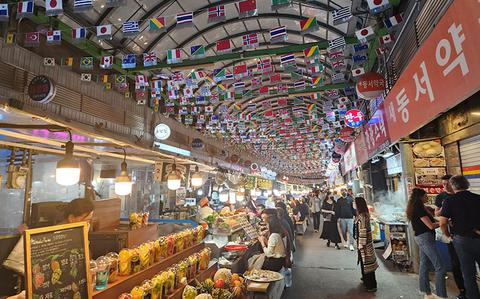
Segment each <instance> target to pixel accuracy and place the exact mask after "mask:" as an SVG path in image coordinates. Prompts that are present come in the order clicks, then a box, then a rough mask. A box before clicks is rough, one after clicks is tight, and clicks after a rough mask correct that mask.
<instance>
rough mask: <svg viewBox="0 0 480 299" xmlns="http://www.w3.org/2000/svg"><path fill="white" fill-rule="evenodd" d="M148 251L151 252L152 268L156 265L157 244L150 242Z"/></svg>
mask: <svg viewBox="0 0 480 299" xmlns="http://www.w3.org/2000/svg"><path fill="white" fill-rule="evenodd" d="M147 244H148V249H149V250H150V256H149V257H150V260H149V264H150V266H151V265H153V264H154V263H155V253H156V251H155V243H154V242H148V243H147Z"/></svg>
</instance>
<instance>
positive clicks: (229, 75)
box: [222, 73, 235, 82]
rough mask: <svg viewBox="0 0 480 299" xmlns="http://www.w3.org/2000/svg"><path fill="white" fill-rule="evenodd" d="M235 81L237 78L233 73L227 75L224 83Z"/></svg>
mask: <svg viewBox="0 0 480 299" xmlns="http://www.w3.org/2000/svg"><path fill="white" fill-rule="evenodd" d="M234 79H235V76H233V74H232V73H225V78H224V79H223V80H222V81H226V82H228V81H233V80H234Z"/></svg>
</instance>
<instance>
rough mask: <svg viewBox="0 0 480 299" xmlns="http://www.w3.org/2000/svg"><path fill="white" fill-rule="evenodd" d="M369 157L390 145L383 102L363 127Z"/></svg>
mask: <svg viewBox="0 0 480 299" xmlns="http://www.w3.org/2000/svg"><path fill="white" fill-rule="evenodd" d="M363 134H364V137H365V145H366V146H367V153H368V157H369V158H371V157H373V156H375V155H376V154H378V153H379V152H381V151H382V150H384V149H385V148H386V147H387V146H388V145H390V139H389V136H388V129H387V123H386V120H385V111H384V106H383V103H382V104H380V105H379V106H378V109H377V111H375V113H374V114H373V116H372V118H370V120H369V121H368V123H367V124H366V125H365V127H364V128H363Z"/></svg>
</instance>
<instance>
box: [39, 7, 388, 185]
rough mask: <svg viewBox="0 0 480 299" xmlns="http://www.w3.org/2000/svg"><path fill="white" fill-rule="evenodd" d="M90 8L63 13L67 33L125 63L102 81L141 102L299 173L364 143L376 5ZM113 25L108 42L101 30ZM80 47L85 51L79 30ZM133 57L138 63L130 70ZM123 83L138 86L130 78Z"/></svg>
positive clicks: (317, 170) (320, 169)
mask: <svg viewBox="0 0 480 299" xmlns="http://www.w3.org/2000/svg"><path fill="white" fill-rule="evenodd" d="M368 1H369V2H372V1H370V0H368ZM81 2H85V0H71V1H68V3H67V2H64V4H63V6H64V12H63V15H59V16H58V17H55V18H58V21H60V24H62V25H63V27H62V28H61V30H62V35H65V32H64V31H65V28H85V29H86V31H87V35H86V40H87V41H86V42H88V43H89V44H93V43H94V44H95V46H96V47H98V48H99V49H100V53H101V55H102V57H104V56H106V57H109V56H108V55H112V56H113V57H115V58H114V59H113V60H114V61H115V62H116V63H115V64H114V63H111V65H109V67H102V62H103V61H104V58H101V57H95V59H99V60H100V69H101V70H100V71H99V72H98V73H99V74H100V75H99V76H101V77H102V78H105V74H106V75H107V76H108V77H110V79H108V78H107V79H102V80H101V81H102V82H103V83H108V80H110V81H111V85H112V86H113V88H117V89H118V90H119V91H120V92H123V93H125V94H128V95H132V97H133V98H134V99H135V100H136V101H137V102H138V103H139V104H140V105H150V106H151V107H152V108H153V109H155V110H156V111H158V112H159V113H165V114H168V115H170V116H171V117H173V118H176V119H177V120H178V121H180V122H182V123H184V124H185V125H187V126H191V127H192V128H195V129H197V130H199V131H201V132H203V133H204V134H206V135H209V136H214V137H216V138H219V139H221V140H222V141H226V142H228V143H230V144H232V145H233V146H234V147H235V148H236V150H237V151H238V152H241V151H248V152H250V153H253V154H254V155H255V156H256V157H258V158H259V160H260V161H261V162H262V164H263V165H265V166H267V167H270V168H272V169H274V170H276V171H277V172H279V173H282V174H287V175H292V176H302V175H305V176H316V175H319V174H322V173H324V172H325V170H326V169H327V167H328V165H329V164H330V162H331V158H332V153H334V152H337V153H342V152H343V151H344V150H345V147H346V144H347V143H348V142H350V141H351V140H352V136H353V135H354V130H353V129H350V128H348V127H346V126H345V124H344V121H343V116H344V115H345V112H346V111H347V110H349V109H351V108H355V107H359V106H360V103H361V102H362V101H361V100H358V99H357V96H356V94H355V88H354V84H355V83H354V82H355V80H356V77H358V75H360V74H362V73H364V72H365V71H366V70H367V69H369V68H371V64H372V63H371V62H370V61H369V55H371V54H372V52H373V55H375V49H373V47H371V46H370V47H369V43H367V40H366V39H365V40H360V41H361V42H363V43H361V42H359V40H357V38H355V33H356V31H358V29H359V27H360V28H362V27H365V28H366V29H368V30H370V29H371V27H368V26H369V24H371V23H372V21H371V18H370V16H371V10H369V8H370V9H371V6H370V4H371V3H368V5H367V3H362V1H351V0H335V1H330V0H322V1H291V0H256V1H255V0H249V1H233V0H223V1H205V0H195V1H191V0H180V1H172V0H166V1H158V0H149V1H146V0H145V1H140V0H128V1H118V0H113V1H110V0H97V1H95V0H94V1H93V7H91V8H90V9H87V10H85V11H81V12H79V9H78V7H77V6H76V5H77V4H79V3H81ZM87 2H88V1H87ZM380 2H386V3H387V4H388V1H386V0H384V1H380ZM117 5H120V6H117ZM389 7H390V6H389V4H388V5H385V7H383V8H382V10H381V12H382V14H383V15H385V16H386V15H387V10H386V9H389ZM375 12H376V13H378V12H379V11H375ZM390 14H391V13H390ZM152 20H153V21H154V22H153V23H152ZM155 20H156V21H155ZM50 21H51V20H50ZM34 22H35V19H34ZM36 22H37V24H38V23H39V19H37V20H36ZM136 22H138V23H136ZM50 23H52V22H50ZM135 23H136V24H135ZM125 24H127V27H126V26H125ZM152 24H153V25H152ZM65 25H67V26H68V27H67V26H65ZM108 25H111V27H110V30H111V32H109V36H108V38H102V37H101V36H100V35H99V28H100V27H101V26H108ZM136 26H138V27H136ZM51 29H59V28H51ZM102 30H103V29H102ZM369 35H370V33H369ZM357 37H358V34H357ZM70 42H71V44H73V45H79V43H75V35H73V41H72V39H70ZM375 43H376V44H377V47H378V41H377V40H375ZM372 50H373V51H372ZM132 54H134V55H133V62H134V65H133V68H132V65H130V66H129V67H126V64H124V63H125V61H126V60H125V57H132ZM148 54H150V56H149V57H150V62H149V63H148V64H147V63H146V60H147V58H146V57H147V56H146V55H148ZM152 55H153V56H152ZM152 57H154V59H153V60H152ZM83 58H84V57H82V58H81V59H83ZM155 58H156V59H155ZM62 61H63V59H62ZM130 62H132V61H130ZM81 63H83V60H82V62H81ZM81 66H82V65H80V67H81ZM112 66H113V67H112ZM81 72H82V79H87V78H84V77H83V76H84V74H83V73H84V72H86V71H85V70H81ZM102 72H103V73H102ZM122 76H126V78H127V80H126V81H121V82H120V81H119V79H120V80H124V79H125V77H122ZM119 82H120V84H118V83H119ZM127 82H130V84H129V85H128V84H127ZM118 85H121V87H119V86H118ZM125 85H127V86H125ZM232 154H233V153H232Z"/></svg>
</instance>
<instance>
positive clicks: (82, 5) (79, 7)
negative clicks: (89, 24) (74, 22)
mask: <svg viewBox="0 0 480 299" xmlns="http://www.w3.org/2000/svg"><path fill="white" fill-rule="evenodd" d="M92 7H93V5H92V0H74V2H73V10H74V11H75V12H82V11H86V10H90V9H92Z"/></svg>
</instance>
